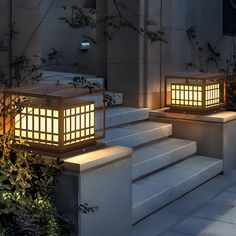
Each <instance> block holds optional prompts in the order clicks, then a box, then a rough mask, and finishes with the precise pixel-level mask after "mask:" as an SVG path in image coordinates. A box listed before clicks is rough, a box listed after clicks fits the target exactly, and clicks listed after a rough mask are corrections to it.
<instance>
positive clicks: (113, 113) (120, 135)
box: [97, 106, 223, 223]
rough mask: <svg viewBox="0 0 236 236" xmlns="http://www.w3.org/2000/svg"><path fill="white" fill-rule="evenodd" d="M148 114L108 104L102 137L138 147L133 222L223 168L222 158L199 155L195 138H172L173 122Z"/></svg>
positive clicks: (134, 176) (146, 111)
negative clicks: (105, 126)
mask: <svg viewBox="0 0 236 236" xmlns="http://www.w3.org/2000/svg"><path fill="white" fill-rule="evenodd" d="M99 117H100V116H99V115H98V116H97V120H99ZM148 117H149V114H148V110H147V109H136V108H129V107H122V106H121V107H112V108H108V109H107V127H109V128H108V129H107V132H106V138H105V139H104V140H102V141H103V142H104V143H106V144H107V145H121V146H127V147H132V148H134V154H133V184H132V185H133V186H132V188H133V223H137V222H138V221H140V220H142V219H143V218H145V217H147V216H148V215H150V214H152V213H153V212H155V211H157V210H158V209H160V208H162V207H164V206H165V205H167V204H168V203H170V202H172V201H174V200H176V199H177V198H179V197H181V196H182V195H184V194H185V193H187V192H189V191H191V190H193V189H194V188H196V187H198V186H199V185H201V184H202V183H204V182H206V181H208V180H209V179H211V178H213V177H215V176H216V175H218V174H220V173H221V172H222V170H223V161H222V160H219V159H214V158H209V157H204V156H198V155H196V152H197V143H196V142H195V141H190V140H182V139H176V138H172V137H171V135H172V125H171V124H166V123H158V122H152V121H149V120H148ZM183 132H184V131H183ZM183 207H184V206H183Z"/></svg>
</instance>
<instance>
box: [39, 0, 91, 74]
mask: <svg viewBox="0 0 236 236" xmlns="http://www.w3.org/2000/svg"><path fill="white" fill-rule="evenodd" d="M50 3H51V1H43V2H42V4H41V12H42V14H43V13H44V12H46V11H47V9H48V7H49V5H50ZM84 3H85V0H83V1H78V0H73V1H67V0H64V1H55V3H54V4H53V7H52V8H51V10H50V12H49V14H48V15H47V17H46V19H45V21H44V23H43V25H42V31H41V43H42V55H43V57H44V58H45V57H47V55H48V53H49V52H50V51H51V49H52V48H55V49H57V50H58V51H59V52H60V53H61V54H62V56H63V59H62V60H61V65H60V66H53V67H50V68H48V69H50V70H56V71H72V72H73V71H77V70H78V71H79V72H80V73H88V74H96V47H95V46H94V45H92V47H91V49H90V50H88V51H87V52H81V51H80V43H81V42H83V41H84V38H83V34H86V35H87V36H89V37H91V38H94V39H96V30H91V29H86V28H85V29H81V30H77V29H72V28H69V27H68V26H67V25H66V24H65V23H64V22H63V21H62V20H60V19H59V18H60V17H68V16H70V14H71V8H70V7H71V6H73V5H76V6H83V5H84ZM63 7H65V8H66V9H65V8H63ZM74 63H79V66H77V67H76V68H75V67H74V66H73V65H74Z"/></svg>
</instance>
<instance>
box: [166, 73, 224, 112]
mask: <svg viewBox="0 0 236 236" xmlns="http://www.w3.org/2000/svg"><path fill="white" fill-rule="evenodd" d="M165 88H166V106H170V109H171V110H180V111H191V112H194V111H198V112H208V111H213V110H217V109H219V108H221V107H223V106H224V105H225V90H226V77H225V76H224V75H221V74H208V73H178V74H174V75H168V76H166V77H165Z"/></svg>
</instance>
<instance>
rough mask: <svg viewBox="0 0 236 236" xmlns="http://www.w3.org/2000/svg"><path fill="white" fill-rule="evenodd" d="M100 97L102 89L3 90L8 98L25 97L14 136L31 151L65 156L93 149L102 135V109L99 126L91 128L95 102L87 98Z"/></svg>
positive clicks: (41, 87)
mask: <svg viewBox="0 0 236 236" xmlns="http://www.w3.org/2000/svg"><path fill="white" fill-rule="evenodd" d="M91 92H92V93H97V94H100V95H101V96H102V97H103V100H104V89H102V88H95V89H92V91H91V90H89V89H87V88H77V87H74V86H73V85H69V84H67V85H56V84H37V85H35V86H30V87H24V88H17V89H12V90H7V91H4V96H5V97H8V98H10V100H12V97H21V98H23V97H24V98H26V101H25V102H24V105H23V108H22V109H21V112H20V113H19V114H17V115H16V116H15V122H14V124H15V126H14V134H15V137H16V138H19V137H21V138H22V139H23V140H25V141H26V142H27V143H28V144H29V145H30V148H31V149H35V150H40V151H42V152H48V153H55V154H57V155H58V154H65V153H69V152H71V151H78V150H80V149H81V150H82V149H84V150H85V149H86V148H88V147H91V146H94V145H95V144H96V140H98V139H100V138H104V136H105V106H104V104H103V107H102V108H101V109H102V111H103V112H102V113H101V112H100V113H99V114H102V119H101V120H102V125H101V126H100V127H102V128H101V129H100V130H99V133H97V132H96V127H95V102H94V101H93V100H88V95H90V94H91ZM83 97H84V98H83Z"/></svg>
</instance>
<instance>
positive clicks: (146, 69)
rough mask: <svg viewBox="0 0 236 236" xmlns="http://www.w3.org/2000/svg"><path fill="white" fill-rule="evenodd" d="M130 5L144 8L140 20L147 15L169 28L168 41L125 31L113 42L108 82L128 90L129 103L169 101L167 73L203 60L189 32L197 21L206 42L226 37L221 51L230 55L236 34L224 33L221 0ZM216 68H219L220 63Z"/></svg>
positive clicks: (151, 105)
mask: <svg viewBox="0 0 236 236" xmlns="http://www.w3.org/2000/svg"><path fill="white" fill-rule="evenodd" d="M127 3H128V1H127ZM130 4H131V5H130ZM132 4H133V5H132ZM128 5H129V7H130V9H132V11H135V12H136V13H138V12H139V13H140V22H139V24H140V25H142V23H143V18H145V17H146V18H147V17H148V16H149V17H150V18H152V19H154V20H155V21H156V23H157V27H158V28H159V29H160V30H161V29H163V30H164V32H165V39H166V40H167V41H168V43H150V41H148V40H147V39H146V38H142V37H140V36H139V35H134V34H131V33H129V32H125V31H122V33H121V35H120V36H119V37H118V38H117V39H115V40H114V42H111V43H110V46H109V45H108V85H109V88H110V90H114V91H116V90H119V92H123V93H124V99H125V104H127V105H131V106H147V107H149V108H150V109H155V108H158V107H160V106H164V97H165V96H164V76H165V75H166V74H169V73H175V72H180V71H186V70H190V68H188V67H187V64H188V63H189V62H193V63H194V64H197V58H196V56H195V54H194V53H193V48H192V46H191V44H190V42H189V40H188V37H187V33H186V30H187V29H189V27H191V26H194V27H195V29H196V34H197V35H198V38H199V42H200V43H201V45H205V44H206V43H207V42H210V43H212V44H215V43H216V42H218V41H219V40H220V39H221V40H220V41H219V44H218V47H217V50H218V51H219V52H220V53H222V56H223V58H227V57H229V56H230V52H231V51H232V38H230V37H228V36H223V35H222V32H223V29H222V24H223V8H222V7H223V6H222V1H221V0H209V1H204V0H199V1H196V0H145V1H142V0H140V1H133V2H132V1H129V4H128ZM152 28H153V26H151V27H150V29H152ZM135 45H136V47H135ZM138 45H139V46H138ZM131 51H132V52H131ZM138 64H139V66H138ZM210 70H211V71H215V72H217V70H216V68H215V67H212V68H210ZM124 84H125V86H124Z"/></svg>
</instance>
